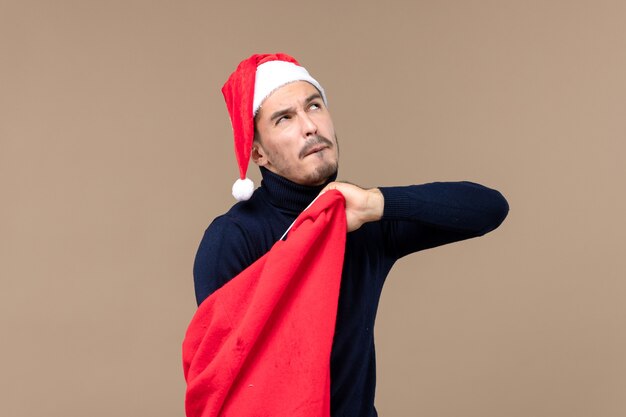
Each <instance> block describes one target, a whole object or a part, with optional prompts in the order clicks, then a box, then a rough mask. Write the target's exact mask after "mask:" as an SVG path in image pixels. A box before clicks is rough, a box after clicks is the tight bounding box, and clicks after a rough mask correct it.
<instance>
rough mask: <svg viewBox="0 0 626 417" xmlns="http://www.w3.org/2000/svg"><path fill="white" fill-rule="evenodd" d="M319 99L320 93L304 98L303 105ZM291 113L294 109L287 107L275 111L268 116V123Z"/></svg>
mask: <svg viewBox="0 0 626 417" xmlns="http://www.w3.org/2000/svg"><path fill="white" fill-rule="evenodd" d="M321 98H322V96H321V95H320V93H313V94H311V95H310V96H308V97H307V98H306V100H304V104H305V105H306V104H309V103H310V102H312V101H313V100H318V99H321ZM293 112H294V107H289V108H287V109H282V110H278V111H275V112H274V113H272V115H271V116H270V121H274V120H276V119H278V118H279V117H281V116H284V115H285V114H289V113H293Z"/></svg>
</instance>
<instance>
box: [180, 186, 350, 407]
mask: <svg viewBox="0 0 626 417" xmlns="http://www.w3.org/2000/svg"><path fill="white" fill-rule="evenodd" d="M345 240H346V216H345V201H344V198H343V196H342V195H341V193H339V192H338V191H329V192H327V193H324V194H323V195H322V196H320V197H319V198H318V199H317V201H315V203H314V204H313V205H312V206H311V207H309V208H308V209H306V210H305V211H304V212H303V213H302V214H301V215H300V216H298V218H297V219H296V221H295V223H294V225H293V226H292V228H291V230H290V232H289V235H288V237H287V239H286V240H285V241H282V240H281V241H278V242H277V243H276V244H275V245H274V246H273V247H272V249H271V250H270V251H269V252H268V253H266V254H265V255H264V256H263V257H261V258H260V259H259V260H257V261H256V262H255V263H253V264H252V265H250V266H249V267H248V268H247V269H245V270H244V271H243V272H241V273H240V274H239V275H237V276H236V277H235V278H233V279H232V280H231V281H229V282H228V283H227V284H226V285H224V286H223V287H222V288H220V289H219V290H217V291H216V292H214V293H213V294H211V295H210V296H209V297H208V298H207V299H206V300H204V302H203V303H202V304H201V305H200V307H199V308H198V310H197V311H196V314H195V315H194V317H193V319H192V321H191V323H190V324H189V328H188V329H187V334H186V335H185V340H184V341H183V368H184V374H185V379H186V381H187V393H186V398H185V408H186V412H187V417H282V416H284V417H329V416H330V352H331V346H332V341H333V333H334V330H335V320H336V314H337V300H338V297H339V285H340V282H341V271H342V268H343V256H344V250H345Z"/></svg>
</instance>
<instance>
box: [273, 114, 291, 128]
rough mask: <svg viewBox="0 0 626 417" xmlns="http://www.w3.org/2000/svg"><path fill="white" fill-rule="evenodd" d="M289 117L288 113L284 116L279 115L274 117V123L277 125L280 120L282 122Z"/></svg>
mask: <svg viewBox="0 0 626 417" xmlns="http://www.w3.org/2000/svg"><path fill="white" fill-rule="evenodd" d="M289 119H291V116H289V115H288V114H286V115H284V116H280V117H279V118H278V119H276V123H275V124H276V125H278V124H280V123H282V122H284V121H286V120H289Z"/></svg>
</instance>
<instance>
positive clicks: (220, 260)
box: [193, 216, 256, 305]
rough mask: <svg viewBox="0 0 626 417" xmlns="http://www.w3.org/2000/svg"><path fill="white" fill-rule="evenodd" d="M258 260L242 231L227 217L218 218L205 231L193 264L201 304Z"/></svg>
mask: <svg viewBox="0 0 626 417" xmlns="http://www.w3.org/2000/svg"><path fill="white" fill-rule="evenodd" d="M255 259H256V258H254V257H253V254H252V253H251V251H250V248H249V239H248V238H247V236H246V234H245V232H244V230H243V228H242V227H241V226H240V225H239V224H238V223H237V222H236V221H234V220H233V219H231V218H229V217H228V216H220V217H217V218H216V219H215V220H214V221H213V222H212V223H211V224H210V225H209V227H208V228H207V230H206V231H205V232H204V236H203V237H202V241H201V242H200V246H199V247H198V252H197V253H196V258H195V261H194V265H193V278H194V286H195V292H196V302H197V303H198V305H200V304H201V303H202V301H204V299H205V298H207V297H208V296H209V295H211V294H212V293H213V292H215V291H216V290H218V289H219V288H221V287H222V286H223V285H224V284H226V283H227V282H228V281H230V280H231V279H232V278H233V277H235V276H237V275H238V274H239V273H240V272H241V271H243V270H244V269H246V268H247V267H248V266H249V265H251V264H252V263H253V262H254V260H255Z"/></svg>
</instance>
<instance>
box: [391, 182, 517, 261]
mask: <svg viewBox="0 0 626 417" xmlns="http://www.w3.org/2000/svg"><path fill="white" fill-rule="evenodd" d="M380 191H381V192H382V194H383V196H384V198H385V208H384V212H383V217H382V219H381V220H383V221H384V223H386V224H385V227H386V228H387V230H386V231H385V234H386V243H387V245H388V246H389V247H390V248H391V250H392V252H393V253H394V254H395V255H396V256H397V257H398V258H400V257H402V256H405V255H408V254H409V253H412V252H416V251H418V250H422V249H427V248H432V247H435V246H440V245H444V244H447V243H451V242H456V241H459V240H464V239H469V238H472V237H477V236H482V235H484V234H486V233H488V232H490V231H492V230H494V229H495V228H497V227H498V226H499V225H500V224H501V223H502V222H503V221H504V219H505V218H506V216H507V213H508V210H509V205H508V203H507V201H506V199H505V198H504V196H502V194H500V192H498V191H496V190H493V189H490V188H487V187H484V186H482V185H479V184H475V183H471V182H435V183H429V184H422V185H411V186H405V187H381V188H380Z"/></svg>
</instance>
